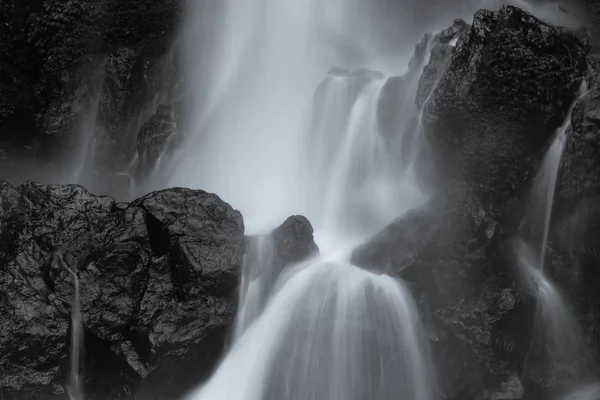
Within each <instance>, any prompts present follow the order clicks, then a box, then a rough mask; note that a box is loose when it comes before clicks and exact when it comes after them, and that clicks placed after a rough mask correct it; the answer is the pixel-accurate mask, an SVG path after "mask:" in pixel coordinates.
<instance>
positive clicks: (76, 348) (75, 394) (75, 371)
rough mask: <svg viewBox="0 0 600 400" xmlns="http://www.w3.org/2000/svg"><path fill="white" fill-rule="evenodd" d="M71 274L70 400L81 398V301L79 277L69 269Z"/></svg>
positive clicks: (80, 399)
mask: <svg viewBox="0 0 600 400" xmlns="http://www.w3.org/2000/svg"><path fill="white" fill-rule="evenodd" d="M69 272H70V273H71V275H72V276H73V291H74V294H73V308H72V310H71V354H70V355H69V357H70V359H71V369H70V371H69V386H68V393H69V398H70V399H71V400H82V399H83V396H82V394H81V383H80V381H79V359H80V357H81V342H82V324H81V309H80V307H81V303H80V300H79V278H78V277H77V274H76V273H75V272H73V271H71V270H70V269H69Z"/></svg>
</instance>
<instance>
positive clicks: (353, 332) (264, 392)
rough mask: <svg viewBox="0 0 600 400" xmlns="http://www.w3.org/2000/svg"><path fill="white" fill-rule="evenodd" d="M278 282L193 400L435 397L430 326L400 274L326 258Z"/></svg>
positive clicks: (417, 399)
mask: <svg viewBox="0 0 600 400" xmlns="http://www.w3.org/2000/svg"><path fill="white" fill-rule="evenodd" d="M277 287H278V290H276V292H275V294H274V297H273V298H272V301H271V302H270V303H269V304H268V306H267V308H266V309H265V311H264V313H263V314H262V316H261V317H260V318H259V319H258V320H256V321H255V323H254V324H252V325H251V326H250V327H249V328H248V330H247V331H246V332H245V333H244V335H243V336H242V337H240V338H239V340H238V341H237V342H236V343H235V345H234V346H233V348H232V349H231V351H230V352H229V354H228V356H227V357H226V358H225V360H224V361H223V363H222V364H221V366H220V367H219V369H218V370H217V371H216V373H215V375H214V376H213V378H212V379H211V380H210V381H209V382H208V383H207V384H206V385H205V386H204V387H202V388H200V389H199V390H197V391H196V392H194V393H192V394H190V395H189V396H188V397H187V399H188V400H217V399H218V400H222V399H227V400H236V399H239V400H242V399H243V400H281V399H286V400H322V399H329V400H350V399H357V400H358V399H379V400H388V399H389V400H392V399H394V400H395V399H399V398H400V399H405V400H431V399H433V398H434V391H435V389H434V386H433V384H432V383H433V380H432V377H431V374H430V370H429V360H428V351H427V346H426V343H424V340H423V338H424V337H425V335H424V333H423V331H422V327H421V325H420V322H419V317H418V313H417V309H416V305H415V303H414V301H413V300H412V298H411V295H410V293H409V292H408V290H407V289H406V288H405V287H404V286H403V285H402V284H401V283H398V282H397V281H396V280H394V279H392V278H390V277H386V276H377V275H374V274H372V273H369V272H366V271H363V270H361V269H358V268H356V267H354V266H352V265H350V264H349V263H347V262H346V261H343V260H327V259H323V258H321V259H319V260H316V261H315V260H311V261H308V262H305V263H303V264H301V265H298V266H297V267H296V268H295V269H294V270H293V271H292V272H291V273H290V274H288V275H287V276H286V277H285V279H283V280H282V281H281V282H280V285H278V286H277ZM232 379H235V384H232Z"/></svg>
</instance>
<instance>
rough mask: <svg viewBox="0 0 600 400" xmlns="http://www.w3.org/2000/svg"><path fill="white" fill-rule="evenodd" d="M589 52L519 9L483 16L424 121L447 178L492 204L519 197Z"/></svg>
mask: <svg viewBox="0 0 600 400" xmlns="http://www.w3.org/2000/svg"><path fill="white" fill-rule="evenodd" d="M587 51H588V47H587V46H586V45H585V44H584V43H583V42H582V41H580V40H579V39H578V38H577V37H576V36H575V35H574V34H573V33H572V32H571V31H569V30H567V29H565V28H559V27H553V26H551V25H548V24H546V23H544V22H542V21H540V20H539V19H537V18H535V17H534V16H533V15H531V14H529V13H527V12H525V11H522V10H521V9H519V8H516V7H512V6H504V7H502V8H501V9H500V10H499V11H497V12H492V11H487V10H480V11H478V12H477V13H476V14H475V17H474V21H473V24H472V25H471V27H470V28H469V29H467V30H466V31H464V32H463V33H462V34H461V35H460V36H459V37H458V41H457V43H456V47H455V48H454V49H453V52H452V55H451V57H450V59H449V60H448V61H447V62H448V64H447V66H446V67H445V68H444V72H443V75H442V76H441V78H440V79H439V82H438V83H437V84H436V86H435V89H434V90H433V93H432V95H431V99H430V102H429V105H428V107H426V111H425V113H424V128H425V136H426V138H427V141H428V142H429V144H430V145H431V146H432V148H433V150H434V152H435V156H436V157H439V158H440V159H441V160H443V161H444V162H443V166H444V171H446V172H447V173H451V174H452V175H453V176H459V177H461V178H462V179H465V180H466V181H467V182H468V183H469V184H471V185H473V187H475V188H476V189H477V191H478V192H479V193H481V194H484V195H486V196H510V195H512V194H513V193H514V192H515V191H517V190H518V189H520V188H521V187H522V185H523V183H524V182H526V181H527V180H528V178H529V177H530V176H531V175H532V172H533V171H534V168H535V165H536V163H537V162H538V161H539V159H540V157H541V156H542V153H543V149H544V145H545V144H546V143H547V141H548V140H549V138H550V137H551V135H552V133H553V132H554V130H555V129H556V128H558V127H559V126H561V125H562V123H563V121H564V118H565V117H566V114H567V111H568V110H569V108H570V106H571V103H572V102H573V101H574V100H575V98H576V95H577V91H578V88H579V86H580V82H581V79H582V77H583V75H584V72H585V70H586V68H587V61H586V54H587ZM426 82H427V80H426V77H425V78H423V84H425V83H426ZM422 97H423V96H422Z"/></svg>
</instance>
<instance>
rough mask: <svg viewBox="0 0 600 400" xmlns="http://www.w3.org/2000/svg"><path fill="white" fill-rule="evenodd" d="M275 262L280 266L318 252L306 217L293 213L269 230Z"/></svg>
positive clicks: (296, 261) (301, 259) (294, 262)
mask: <svg viewBox="0 0 600 400" xmlns="http://www.w3.org/2000/svg"><path fill="white" fill-rule="evenodd" d="M271 238H272V241H273V246H274V248H275V255H276V257H277V260H276V263H277V264H279V265H280V266H281V268H283V267H285V266H288V265H291V264H296V263H298V262H300V261H304V260H306V259H307V258H309V257H312V256H314V255H316V254H318V253H319V247H318V246H317V245H316V244H315V241H314V237H313V228H312V225H311V224H310V222H309V221H308V219H306V217H303V216H301V215H294V216H292V217H289V218H288V219H286V220H285V221H284V222H283V223H282V224H281V225H280V226H279V227H277V228H276V229H274V230H273V231H272V232H271Z"/></svg>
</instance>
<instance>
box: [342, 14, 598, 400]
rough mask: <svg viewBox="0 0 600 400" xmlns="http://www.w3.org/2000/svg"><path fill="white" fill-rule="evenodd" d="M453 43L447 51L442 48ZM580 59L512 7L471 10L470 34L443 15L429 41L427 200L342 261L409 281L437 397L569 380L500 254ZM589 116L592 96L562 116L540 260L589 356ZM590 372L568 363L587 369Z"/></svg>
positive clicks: (565, 37)
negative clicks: (563, 139) (430, 180)
mask: <svg viewBox="0 0 600 400" xmlns="http://www.w3.org/2000/svg"><path fill="white" fill-rule="evenodd" d="M453 35H454V37H455V38H457V40H456V43H453V41H454V40H452V39H450V40H447V39H443V38H445V37H446V36H448V37H450V38H451V37H452V36H453ZM558 47H560V49H558ZM587 51H588V48H587V45H586V44H585V43H584V42H582V41H580V40H579V39H578V38H577V37H576V36H575V35H574V34H572V33H571V32H570V31H568V30H566V29H563V28H555V27H552V26H550V25H547V24H545V23H543V22H541V21H539V20H537V19H536V18H534V17H533V16H531V15H530V14H527V13H525V12H523V11H521V10H519V9H517V8H514V7H503V8H501V9H500V11H498V12H490V11H485V10H481V11H478V12H477V14H476V15H475V19H474V22H473V24H472V25H471V26H468V25H467V24H465V23H464V22H461V21H460V20H457V21H455V23H454V25H453V26H452V27H451V28H449V29H448V30H446V31H444V32H442V33H441V34H440V35H439V37H438V39H437V42H435V43H434V44H433V46H432V49H431V55H430V59H429V63H428V65H427V66H425V68H424V70H423V74H422V75H421V79H420V83H419V88H418V91H417V93H416V103H417V107H419V108H421V107H422V108H423V115H424V121H423V124H424V132H425V135H426V139H427V143H428V144H429V146H430V149H431V150H430V151H431V152H432V158H433V159H435V160H436V163H437V164H438V165H436V169H435V172H434V174H435V175H437V176H438V180H437V182H436V186H435V187H434V188H435V191H434V193H433V198H432V199H431V200H430V201H429V202H428V203H426V204H424V205H423V206H421V207H419V208H417V209H415V210H411V211H409V212H407V213H406V214H405V215H403V216H401V217H400V218H398V219H397V220H396V221H394V222H393V223H392V224H390V225H389V226H387V227H386V228H384V229H383V230H382V231H381V232H380V233H378V234H377V235H375V236H374V237H372V238H371V239H369V240H368V241H367V242H366V243H364V244H363V245H361V246H359V247H358V248H356V249H355V251H354V253H353V255H352V262H353V263H355V264H357V265H359V266H362V267H364V268H367V269H375V270H377V271H379V272H383V273H388V274H391V275H394V276H399V277H401V278H403V280H405V281H406V282H407V283H408V284H409V286H410V288H411V290H412V291H413V294H414V296H415V298H416V300H417V302H418V304H419V307H420V310H421V312H422V317H423V319H424V323H425V324H426V325H427V328H428V330H429V332H430V336H431V338H430V339H431V343H432V350H433V357H434V361H435V365H436V367H437V372H438V378H439V382H440V386H441V390H442V393H443V394H444V396H445V398H447V399H453V400H454V399H456V400H458V399H461V400H468V399H473V400H475V399H515V398H528V399H529V398H531V399H538V398H539V399H548V398H554V397H556V396H560V395H564V393H565V392H564V390H565V389H566V388H568V387H569V384H571V385H572V384H573V383H575V380H574V375H572V374H571V375H568V376H567V375H565V376H561V377H560V379H555V378H556V375H553V374H551V373H548V372H547V371H546V368H545V366H546V365H547V364H546V363H547V361H548V360H547V359H545V358H544V357H545V356H546V354H545V346H546V343H544V341H543V340H542V336H543V335H542V336H540V332H541V331H540V329H534V326H533V321H534V320H535V318H536V298H535V297H534V296H535V293H534V292H531V290H529V289H530V288H527V287H526V286H525V285H524V282H523V281H522V279H521V275H520V272H519V271H518V270H517V269H516V266H517V265H518V263H517V262H516V260H515V259H514V258H513V257H512V255H513V254H514V249H513V239H514V238H515V236H516V235H517V229H518V222H519V221H520V220H521V217H522V215H523V210H524V209H525V207H524V203H525V202H526V196H525V195H526V194H527V193H528V189H529V183H531V178H532V177H533V176H534V175H535V174H536V172H537V170H538V165H539V164H540V161H541V159H542V157H543V156H544V153H545V151H546V149H547V148H548V146H549V143H550V139H551V137H552V134H553V132H554V131H555V129H556V128H558V127H559V126H561V125H562V124H563V122H564V119H565V118H566V116H567V111H568V110H569V108H570V106H571V104H572V103H573V101H575V100H576V98H577V90H578V88H579V87H580V83H581V81H582V79H584V78H585V75H586V73H587V72H586V70H587V68H588V63H589V64H592V65H594V63H593V62H592V61H590V59H589V58H588V57H587ZM590 81H591V82H592V84H594V83H593V82H595V79H593V78H592V79H590ZM597 108H598V107H597V104H596V100H595V90H594V89H593V90H592V91H590V92H589V93H588V94H587V95H586V96H585V97H584V98H583V99H581V101H580V102H579V103H578V104H577V105H576V106H575V108H574V110H573V113H572V115H571V123H572V129H570V130H569V132H568V136H569V139H568V140H569V141H568V143H567V146H566V150H565V153H564V158H563V169H562V172H561V177H560V179H559V183H558V191H557V193H558V196H557V211H556V212H555V216H554V220H555V221H556V223H555V224H554V227H553V229H552V231H551V235H550V236H551V242H552V243H551V246H550V247H551V249H552V252H551V254H550V256H549V262H550V264H551V267H550V274H551V275H552V279H553V280H554V281H556V282H559V286H560V287H561V289H562V290H564V291H565V293H567V294H568V297H569V301H570V300H572V301H573V303H574V310H573V312H574V313H575V315H574V320H576V321H577V323H580V324H581V326H582V328H583V329H582V330H583V331H584V337H585V338H586V340H587V343H588V344H590V349H596V350H594V351H597V348H598V342H599V341H598V339H597V334H596V333H595V332H598V331H599V330H598V326H600V324H599V322H600V319H599V318H598V315H597V309H598V306H597V304H599V302H598V296H597V295H596V293H597V292H598V280H597V279H595V278H594V277H595V274H594V272H592V269H593V267H592V265H597V261H598V260H597V256H596V255H595V252H594V251H593V250H592V249H593V248H594V246H596V245H597V244H598V241H597V240H596V239H595V238H596V237H599V236H598V233H597V232H596V229H597V228H596V227H597V226H600V225H599V224H598V222H597V221H600V219H599V218H598V217H597V216H598V215H600V214H597V211H598V210H599V209H600V208H598V206H597V204H598V202H597V199H598V198H600V196H598V193H597V190H596V184H595V183H594V182H596V181H597V180H598V179H595V178H594V177H595V176H596V175H597V171H596V170H597V169H598V168H597V165H596V164H597V158H598V157H596V150H595V149H596V145H597V144H598V141H597V140H596V136H595V133H596V132H595V131H596V130H597V129H596V125H595V122H594V113H595V111H596V109H597ZM440 177H441V178H442V179H439V178H440ZM573 329H574V331H575V327H573ZM594 335H596V337H595V338H594ZM594 341H595V342H596V344H595V345H592V344H593V343H594ZM591 358H594V357H591ZM596 358H597V355H596ZM526 359H527V363H526ZM588 361H589V360H588ZM525 364H527V365H525ZM593 364H594V363H593V362H591V363H589V364H586V361H584V360H581V365H580V366H581V367H583V368H582V369H583V370H587V371H591V372H592V373H593V372H594V369H593V368H591V367H590V368H591V369H590V368H588V367H589V365H593ZM523 396H525V397H523Z"/></svg>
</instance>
